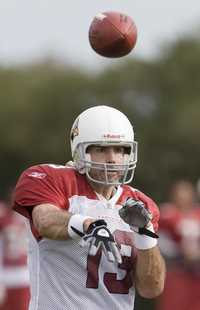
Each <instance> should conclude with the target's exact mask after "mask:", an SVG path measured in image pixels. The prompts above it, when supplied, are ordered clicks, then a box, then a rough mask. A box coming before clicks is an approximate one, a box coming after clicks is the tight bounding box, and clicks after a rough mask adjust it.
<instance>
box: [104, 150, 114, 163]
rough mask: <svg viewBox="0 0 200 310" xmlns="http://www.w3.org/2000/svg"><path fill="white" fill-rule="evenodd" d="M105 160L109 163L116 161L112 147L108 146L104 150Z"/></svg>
mask: <svg viewBox="0 0 200 310" xmlns="http://www.w3.org/2000/svg"><path fill="white" fill-rule="evenodd" d="M106 162H107V163H110V164H112V163H115V162H116V152H115V150H114V148H113V147H108V148H107V150H106Z"/></svg>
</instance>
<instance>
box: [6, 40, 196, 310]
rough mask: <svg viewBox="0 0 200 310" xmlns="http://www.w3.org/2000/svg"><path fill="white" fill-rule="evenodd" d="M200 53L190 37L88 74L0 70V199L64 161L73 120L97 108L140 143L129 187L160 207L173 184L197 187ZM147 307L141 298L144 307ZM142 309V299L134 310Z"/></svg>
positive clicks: (49, 65)
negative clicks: (126, 124) (32, 173)
mask: <svg viewBox="0 0 200 310" xmlns="http://www.w3.org/2000/svg"><path fill="white" fill-rule="evenodd" d="M199 55H200V40H199V37H197V36H195V35H194V36H193V37H188V38H185V39H182V40H178V41H176V42H173V43H171V44H170V46H168V47H166V46H165V47H164V48H163V50H162V52H161V53H160V57H159V58H156V59H151V60H148V61H147V60H142V59H136V58H135V57H133V58H132V59H130V58H128V60H127V59H126V58H124V59H121V60H120V61H119V64H118V65H115V66H109V67H106V68H104V69H103V70H101V71H98V72H95V73H94V72H88V71H86V70H85V69H83V68H73V67H71V66H70V65H60V64H57V63H55V62H49V61H46V62H45V61H44V62H43V63H39V64H32V65H26V66H23V67H15V68H5V67H1V68H0V89H1V91H0V133H1V135H0V171H1V178H0V198H1V199H2V198H4V197H5V196H6V193H7V191H9V190H10V188H12V187H13V186H14V184H15V182H16V179H17V178H18V177H19V175H20V173H21V172H22V171H23V170H24V169H25V168H27V167H28V166H30V165H34V164H38V163H65V162H66V161H68V160H69V159H70V157H71V155H70V145H69V131H70V128H71V125H72V122H73V120H74V118H75V117H76V116H77V115H78V114H79V113H80V112H81V111H83V110H84V109H86V108H88V107H91V106H94V105H100V104H101V105H103V104H105V105H110V106H113V107H116V108H118V109H120V110H121V111H122V112H124V113H125V114H127V116H128V117H129V119H130V120H131V122H132V123H133V124H134V128H135V132H136V140H137V141H139V154H138V155H139V156H138V157H139V160H138V165H137V169H136V175H135V179H134V182H133V183H134V186H135V187H138V188H140V189H141V190H142V191H145V192H146V193H147V194H149V195H151V197H152V198H154V200H156V201H157V202H160V201H162V200H165V199H167V197H166V193H167V191H168V187H169V186H170V184H171V183H172V181H174V180H175V179H177V178H181V177H184V178H187V179H189V180H191V181H192V182H196V181H197V179H198V178H199V176H200V172H199V155H200V143H199V136H200V61H199ZM138 302H139V304H140V300H139V301H138ZM138 302H136V304H137V303H138ZM152 306H153V301H152V303H151V302H150V303H149V301H148V309H150V308H151V307H152ZM136 307H137V305H136ZM145 308H146V304H145V301H144V302H143V303H142V304H140V310H143V309H145Z"/></svg>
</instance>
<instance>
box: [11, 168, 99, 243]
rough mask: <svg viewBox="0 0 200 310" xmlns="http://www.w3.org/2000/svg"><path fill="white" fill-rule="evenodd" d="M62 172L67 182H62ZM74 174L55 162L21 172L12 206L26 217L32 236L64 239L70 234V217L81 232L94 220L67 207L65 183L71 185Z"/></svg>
mask: <svg viewBox="0 0 200 310" xmlns="http://www.w3.org/2000/svg"><path fill="white" fill-rule="evenodd" d="M63 174H64V175H65V176H66V178H67V183H64V182H63ZM73 177H74V174H73V172H70V171H69V169H67V168H65V167H64V166H56V165H55V166H54V165H38V166H33V167H30V168H28V169H27V170H25V171H24V172H23V173H22V175H21V176H20V178H19V180H18V182H17V185H16V187H15V190H14V195H13V200H14V201H13V208H14V209H15V210H16V211H17V212H19V213H21V214H22V215H24V216H25V217H27V218H28V219H29V221H30V224H31V228H32V231H33V232H34V234H35V236H37V237H39V238H42V237H44V238H49V239H54V240H66V239H68V238H69V229H68V228H69V227H68V224H69V221H70V219H71V221H70V223H72V224H73V225H78V228H79V229H80V231H82V232H85V231H86V230H87V228H88V226H89V224H90V223H91V222H92V221H94V219H91V218H89V217H83V216H81V215H80V216H77V215H76V216H75V215H74V214H72V213H70V212H69V211H68V208H69V201H68V188H67V186H69V188H70V187H71V183H70V182H75V180H74V179H73V180H72V179H71V178H73ZM72 234H73V233H72ZM75 237H76V236H75Z"/></svg>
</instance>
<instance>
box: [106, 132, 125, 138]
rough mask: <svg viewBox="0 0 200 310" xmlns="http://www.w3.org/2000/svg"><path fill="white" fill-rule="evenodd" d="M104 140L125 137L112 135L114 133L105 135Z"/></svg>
mask: <svg viewBox="0 0 200 310" xmlns="http://www.w3.org/2000/svg"><path fill="white" fill-rule="evenodd" d="M103 137H104V138H106V139H121V138H124V135H119V134H118V135H116V134H112V133H107V134H104V135H103Z"/></svg>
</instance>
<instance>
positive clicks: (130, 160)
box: [74, 141, 137, 186]
mask: <svg viewBox="0 0 200 310" xmlns="http://www.w3.org/2000/svg"><path fill="white" fill-rule="evenodd" d="M92 145H97V146H122V147H125V148H128V149H129V153H128V154H124V162H123V163H122V164H115V163H103V162H94V161H92V160H91V156H90V154H89V152H87V150H88V147H89V146H92ZM136 163H137V142H136V141H133V142H127V143H124V142H118V143H116V142H115V143H112V142H107V143H105V142H103V141H102V143H99V142H98V143H97V142H89V143H87V142H85V143H80V144H79V145H78V146H77V148H76V150H75V153H74V164H75V167H76V169H77V170H78V171H79V173H81V174H86V176H87V178H88V179H89V180H90V181H91V182H94V183H98V184H103V185H108V186H109V185H114V186H115V185H120V184H127V183H130V182H131V181H132V179H133V176H134V171H135V168H136ZM92 170H94V171H97V172H98V171H102V172H103V174H102V176H103V177H102V178H101V180H100V179H98V178H95V177H94V175H93V176H92V175H91V171H92ZM112 172H117V173H118V174H119V177H118V178H117V179H116V180H115V179H114V180H111V178H110V176H109V174H110V173H112Z"/></svg>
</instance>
